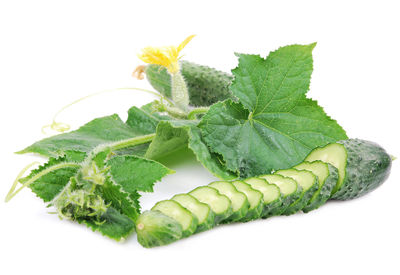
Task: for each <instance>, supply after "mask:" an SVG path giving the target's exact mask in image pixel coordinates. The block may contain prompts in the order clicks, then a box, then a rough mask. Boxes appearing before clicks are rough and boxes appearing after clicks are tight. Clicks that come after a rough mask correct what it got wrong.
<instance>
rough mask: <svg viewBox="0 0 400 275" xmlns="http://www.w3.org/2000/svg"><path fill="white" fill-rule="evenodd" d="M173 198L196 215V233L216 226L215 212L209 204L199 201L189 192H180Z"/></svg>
mask: <svg viewBox="0 0 400 275" xmlns="http://www.w3.org/2000/svg"><path fill="white" fill-rule="evenodd" d="M171 200H174V201H176V202H177V203H179V204H180V205H182V206H183V207H185V208H186V209H187V210H189V211H190V212H192V214H193V215H195V216H196V218H197V220H198V224H197V229H196V233H197V232H202V231H205V230H208V229H211V228H212V227H213V226H214V218H215V214H214V212H213V211H212V210H211V208H210V207H209V206H208V204H205V203H202V202H199V201H198V200H197V199H196V198H194V197H193V196H191V195H189V194H178V195H175V196H173V197H172V199H171Z"/></svg>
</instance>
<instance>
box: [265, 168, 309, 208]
mask: <svg viewBox="0 0 400 275" xmlns="http://www.w3.org/2000/svg"><path fill="white" fill-rule="evenodd" d="M260 178H262V179H265V180H267V181H268V182H269V183H271V184H275V185H276V186H278V187H279V190H280V192H281V194H282V196H283V198H282V205H281V207H280V209H279V211H277V215H280V214H282V213H283V212H284V211H285V210H286V209H287V208H288V207H289V205H291V204H292V203H294V202H295V201H296V200H298V199H299V198H300V196H301V194H302V192H303V189H302V188H301V186H300V185H298V184H297V181H295V180H294V179H292V178H288V177H284V176H281V175H277V174H273V175H263V176H260Z"/></svg>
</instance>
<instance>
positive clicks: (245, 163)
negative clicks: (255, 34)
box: [199, 44, 347, 177]
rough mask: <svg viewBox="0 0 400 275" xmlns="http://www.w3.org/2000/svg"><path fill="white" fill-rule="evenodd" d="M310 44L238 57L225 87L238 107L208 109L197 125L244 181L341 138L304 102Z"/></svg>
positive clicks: (322, 115)
mask: <svg viewBox="0 0 400 275" xmlns="http://www.w3.org/2000/svg"><path fill="white" fill-rule="evenodd" d="M314 46H315V44H311V45H307V46H301V45H293V46H287V47H283V48H280V49H279V50H277V51H275V52H273V53H271V54H270V55H269V56H268V58H267V59H263V58H261V57H259V56H254V55H239V65H238V67H237V68H236V69H234V70H233V74H234V76H235V80H234V82H233V84H232V86H231V89H232V92H233V94H234V95H235V96H236V97H238V98H239V103H235V102H232V101H231V100H227V101H224V102H220V103H217V104H214V105H213V106H211V108H210V110H209V112H208V113H207V114H206V115H205V116H204V117H203V118H202V121H201V123H200V125H199V127H200V128H201V131H202V134H203V138H204V140H205V141H206V143H207V145H208V146H209V148H210V150H211V151H212V152H215V153H218V154H220V155H222V157H223V159H224V161H225V163H226V166H227V168H228V169H229V170H231V171H234V172H238V173H240V176H241V177H249V176H255V175H260V174H264V173H270V172H271V171H272V170H276V169H282V168H288V167H291V166H293V165H295V164H297V163H299V162H301V161H302V160H303V159H304V157H305V156H306V155H307V154H308V153H309V152H310V151H311V149H313V148H315V147H317V146H322V145H325V144H327V143H329V142H335V141H337V140H341V139H345V138H347V136H346V133H345V131H344V130H343V129H342V128H341V127H340V126H339V125H338V124H337V122H336V121H335V120H333V119H331V118H330V117H329V116H328V115H326V113H325V112H324V111H323V109H322V108H321V107H319V106H318V104H317V103H316V102H315V101H312V100H310V99H307V98H306V97H305V94H306V92H307V90H308V87H309V83H310V77H311V72H312V55H311V52H312V49H313V48H314Z"/></svg>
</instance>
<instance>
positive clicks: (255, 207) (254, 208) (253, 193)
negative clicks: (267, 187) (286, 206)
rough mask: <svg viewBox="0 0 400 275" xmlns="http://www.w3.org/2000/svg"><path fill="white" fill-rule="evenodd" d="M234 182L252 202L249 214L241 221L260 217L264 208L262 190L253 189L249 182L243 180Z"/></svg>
mask: <svg viewBox="0 0 400 275" xmlns="http://www.w3.org/2000/svg"><path fill="white" fill-rule="evenodd" d="M232 184H233V185H234V186H235V187H236V189H237V190H238V191H239V192H242V193H243V194H245V195H246V197H247V200H248V201H249V204H250V207H249V211H248V212H247V215H246V216H245V217H243V219H241V220H240V221H241V222H247V221H251V220H256V219H258V218H260V217H261V214H262V212H263V209H264V201H263V194H262V193H261V192H260V191H258V190H255V189H253V188H252V187H251V186H250V185H249V184H247V183H245V182H243V181H234V182H232Z"/></svg>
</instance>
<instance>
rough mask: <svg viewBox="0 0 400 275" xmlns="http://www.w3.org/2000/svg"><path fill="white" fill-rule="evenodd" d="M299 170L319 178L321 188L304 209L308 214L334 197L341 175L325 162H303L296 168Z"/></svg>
mask: <svg viewBox="0 0 400 275" xmlns="http://www.w3.org/2000/svg"><path fill="white" fill-rule="evenodd" d="M294 168H295V169H297V170H307V171H310V172H312V173H313V174H314V175H316V176H317V178H318V183H319V188H318V191H317V192H315V193H314V195H313V196H312V197H311V199H310V201H309V203H308V204H307V205H306V206H305V207H304V208H303V212H304V213H307V212H310V211H311V210H314V209H317V208H318V207H320V206H321V205H323V204H324V203H325V202H326V201H327V200H328V199H329V198H330V197H331V195H332V191H333V188H334V187H335V186H336V183H337V181H338V178H339V175H338V170H337V169H336V168H335V167H334V166H332V165H330V164H328V163H325V162H322V161H320V160H315V161H313V162H307V161H305V162H303V163H300V164H299V165H296V166H295V167H294Z"/></svg>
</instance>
